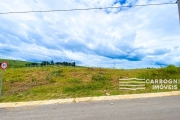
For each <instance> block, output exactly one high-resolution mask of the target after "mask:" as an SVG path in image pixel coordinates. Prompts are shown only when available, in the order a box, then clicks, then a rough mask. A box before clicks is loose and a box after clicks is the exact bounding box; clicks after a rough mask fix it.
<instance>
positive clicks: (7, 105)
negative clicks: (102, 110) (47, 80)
mask: <svg viewBox="0 0 180 120" xmlns="http://www.w3.org/2000/svg"><path fill="white" fill-rule="evenodd" d="M174 95H180V91H172V92H159V93H144V94H130V95H115V96H100V97H84V98H70V99H57V100H43V101H31V102H12V103H0V108H14V107H28V106H39V105H49V104H64V103H76V102H88V101H103V100H122V99H135V98H151V97H163V96H174Z"/></svg>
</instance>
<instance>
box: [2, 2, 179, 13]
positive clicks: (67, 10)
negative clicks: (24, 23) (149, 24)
mask: <svg viewBox="0 0 180 120" xmlns="http://www.w3.org/2000/svg"><path fill="white" fill-rule="evenodd" d="M170 4H177V2H175V3H159V4H145V5H134V6H130V5H129V6H119V7H102V8H100V7H99V8H98V7H96V8H84V9H83V8H82V9H66V10H42V11H19V12H1V13H0V14H18V13H42V12H69V11H85V10H97V9H100V10H101V9H109V8H111V9H115V8H128V7H129V8H131V7H144V6H158V5H170Z"/></svg>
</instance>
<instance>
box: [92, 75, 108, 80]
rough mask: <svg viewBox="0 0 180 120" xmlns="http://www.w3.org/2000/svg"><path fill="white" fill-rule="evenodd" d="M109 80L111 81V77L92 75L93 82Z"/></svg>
mask: <svg viewBox="0 0 180 120" xmlns="http://www.w3.org/2000/svg"><path fill="white" fill-rule="evenodd" d="M108 79H109V77H108V76H106V75H100V74H97V75H92V80H94V81H105V80H108Z"/></svg>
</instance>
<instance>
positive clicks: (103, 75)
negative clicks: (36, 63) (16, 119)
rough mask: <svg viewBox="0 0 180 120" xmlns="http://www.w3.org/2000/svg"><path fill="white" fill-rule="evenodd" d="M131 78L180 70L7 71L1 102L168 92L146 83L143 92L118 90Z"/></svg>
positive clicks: (173, 75) (177, 75) (177, 74)
mask: <svg viewBox="0 0 180 120" xmlns="http://www.w3.org/2000/svg"><path fill="white" fill-rule="evenodd" d="M132 77H133V78H134V77H136V78H146V79H147V78H148V79H155V78H156V79H160V78H161V79H180V68H179V67H175V66H172V65H170V66H168V67H167V68H161V69H135V70H123V69H104V68H86V67H64V66H46V67H23V68H8V69H7V70H6V71H5V76H4V79H3V89H2V99H1V102H10V101H32V100H45V99H57V98H74V97H84V96H104V95H107V94H108V95H109V94H110V95H119V94H133V93H147V92H162V91H170V90H165V89H164V90H153V89H152V85H151V84H146V86H145V87H146V89H145V90H137V91H133V90H119V79H120V78H132ZM178 90H180V84H178Z"/></svg>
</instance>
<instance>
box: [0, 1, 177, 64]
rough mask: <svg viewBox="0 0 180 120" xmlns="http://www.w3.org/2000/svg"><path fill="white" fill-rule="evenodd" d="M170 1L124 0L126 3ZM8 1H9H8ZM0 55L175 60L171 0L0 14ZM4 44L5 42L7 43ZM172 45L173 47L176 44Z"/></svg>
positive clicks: (27, 6)
mask: <svg viewBox="0 0 180 120" xmlns="http://www.w3.org/2000/svg"><path fill="white" fill-rule="evenodd" d="M115 1H116V0H81V1H78V0H74V1H72V0H71V1H70V0H61V1H58V0H53V1H49V0H38V1H36V0H29V1H24V0H11V2H10V1H6V0H3V1H1V2H0V12H8V11H30V10H52V9H73V8H88V7H107V6H118V5H120V3H116V4H114V2H115ZM162 2H172V1H171V0H165V1H164V0H163V1H155V0H151V1H149V0H128V1H127V2H126V5H128V4H132V3H133V4H147V3H162ZM10 3H11V4H10ZM0 26H1V28H0V46H1V48H0V57H3V58H17V59H24V60H31V61H32V60H35V61H41V60H51V59H53V60H55V61H58V60H60V61H63V60H67V61H71V60H73V61H75V62H77V63H78V65H85V66H98V67H110V68H111V67H113V66H114V60H116V62H117V63H116V66H117V67H119V68H122V67H123V68H138V67H149V66H150V65H152V62H153V63H154V66H156V63H158V64H157V65H158V66H159V63H160V62H162V63H166V64H169V63H173V64H179V61H178V60H179V56H180V54H179V53H178V50H179V48H178V47H177V46H178V45H179V38H180V27H179V21H178V11H177V6H176V5H162V6H147V7H132V8H128V9H125V10H122V11H120V12H118V9H108V10H91V11H71V12H50V13H28V14H7V15H0ZM7 45H8V46H7ZM175 48H176V49H175Z"/></svg>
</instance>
